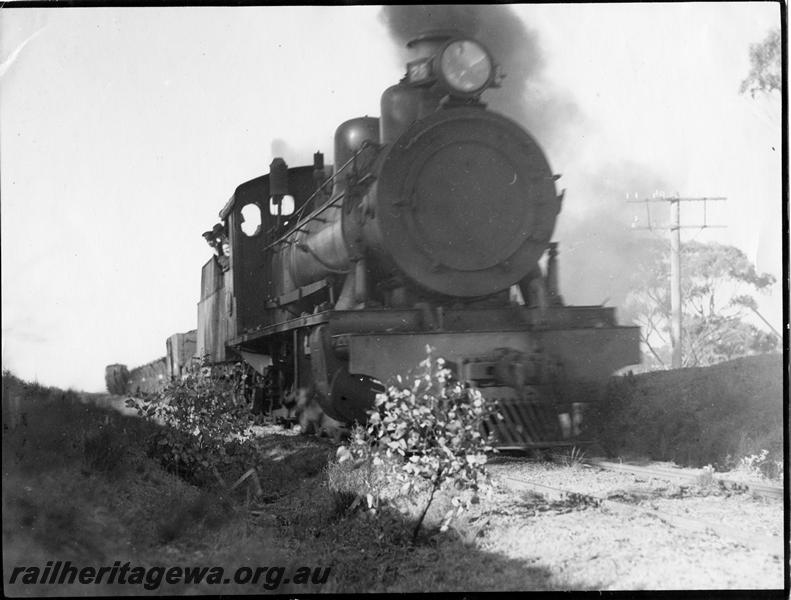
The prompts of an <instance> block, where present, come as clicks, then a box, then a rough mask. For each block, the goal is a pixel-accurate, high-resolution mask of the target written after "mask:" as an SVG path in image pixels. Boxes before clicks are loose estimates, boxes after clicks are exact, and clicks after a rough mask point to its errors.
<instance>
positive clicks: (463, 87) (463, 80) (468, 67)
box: [438, 40, 494, 95]
mask: <svg viewBox="0 0 791 600" xmlns="http://www.w3.org/2000/svg"><path fill="white" fill-rule="evenodd" d="M438 59H439V60H438V63H439V73H440V77H441V78H442V79H443V80H444V82H445V83H446V84H447V86H448V87H449V88H450V91H451V93H453V92H456V93H460V94H462V95H467V94H470V95H473V94H476V93H477V92H480V91H482V90H483V89H484V88H485V87H487V85H489V84H490V83H491V81H492V76H493V74H494V65H493V63H492V59H491V57H490V56H489V53H488V52H487V51H486V49H485V48H484V47H483V46H481V45H480V44H479V43H478V42H474V41H472V40H453V41H451V42H449V43H448V44H447V45H446V46H445V47H444V48H443V49H442V50H441V52H440V54H439V57H438Z"/></svg>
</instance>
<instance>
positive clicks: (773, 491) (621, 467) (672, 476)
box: [583, 458, 783, 499]
mask: <svg viewBox="0 0 791 600" xmlns="http://www.w3.org/2000/svg"><path fill="white" fill-rule="evenodd" d="M583 463H584V464H586V465H588V466H591V467H597V468H599V469H604V470H607V471H618V472H621V473H630V474H632V475H636V476H638V477H655V478H657V479H668V480H671V481H676V482H679V481H680V482H684V483H690V484H695V483H698V482H699V481H700V477H701V473H690V472H687V471H682V470H680V469H676V468H672V467H657V466H651V467H644V466H638V465H628V464H623V463H616V462H611V461H607V460H602V459H597V458H592V459H585V460H583ZM712 478H713V479H714V481H716V482H717V483H718V484H719V485H720V486H721V487H723V488H724V489H728V490H731V491H735V492H739V491H741V492H749V493H752V494H754V495H756V496H760V497H762V498H778V499H782V498H783V487H782V486H777V485H765V484H758V483H745V482H741V481H733V480H731V479H727V478H725V477H720V476H719V475H716V474H712Z"/></svg>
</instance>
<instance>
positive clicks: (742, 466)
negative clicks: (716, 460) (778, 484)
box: [736, 449, 783, 479]
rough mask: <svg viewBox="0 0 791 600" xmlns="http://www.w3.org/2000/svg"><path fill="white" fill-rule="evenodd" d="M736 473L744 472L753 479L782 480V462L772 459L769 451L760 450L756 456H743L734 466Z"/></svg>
mask: <svg viewBox="0 0 791 600" xmlns="http://www.w3.org/2000/svg"><path fill="white" fill-rule="evenodd" d="M736 470H737V471H742V472H745V473H747V474H749V475H752V476H754V477H765V478H766V479H782V478H783V461H782V460H775V459H773V458H772V457H771V456H770V454H769V451H768V450H766V449H762V450H761V451H760V452H759V453H758V454H750V455H749V456H744V457H742V459H741V460H740V461H739V464H738V465H736Z"/></svg>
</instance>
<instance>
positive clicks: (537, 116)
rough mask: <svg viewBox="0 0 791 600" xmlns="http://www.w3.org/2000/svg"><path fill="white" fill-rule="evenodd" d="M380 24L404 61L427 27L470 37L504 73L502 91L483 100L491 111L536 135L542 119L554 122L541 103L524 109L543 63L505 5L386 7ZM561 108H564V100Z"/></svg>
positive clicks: (528, 32)
mask: <svg viewBox="0 0 791 600" xmlns="http://www.w3.org/2000/svg"><path fill="white" fill-rule="evenodd" d="M382 20H383V21H384V22H385V24H386V25H387V26H388V28H389V29H390V34H391V35H392V36H393V40H394V41H395V42H396V44H397V45H398V48H399V50H400V51H401V52H402V57H403V58H404V59H406V58H408V57H409V53H408V50H406V48H405V45H406V43H407V42H408V41H409V40H411V39H412V38H414V37H416V36H417V35H418V34H420V33H423V32H424V31H427V30H430V29H456V30H459V31H461V32H462V33H466V34H467V35H470V36H473V37H475V38H476V39H478V40H480V41H481V42H482V43H483V44H484V45H485V46H486V47H487V48H488V49H489V51H490V52H491V53H492V55H493V56H494V58H495V60H496V61H497V62H498V63H499V64H501V65H503V69H504V72H505V73H506V77H505V80H504V81H503V86H502V88H501V89H499V90H496V91H494V92H490V94H489V95H488V96H487V97H486V99H485V100H486V102H488V103H489V104H490V106H491V108H493V109H494V110H497V111H498V112H501V113H503V114H504V115H506V116H508V117H511V118H512V119H514V120H516V121H518V122H519V123H520V124H522V125H523V126H525V127H527V128H529V129H530V130H531V131H533V132H535V133H537V134H538V133H539V131H540V130H542V129H543V128H544V124H546V123H547V120H546V119H545V118H544V117H550V121H555V119H554V118H552V117H553V116H554V115H553V114H550V112H552V111H549V110H547V108H548V107H547V106H546V102H545V101H541V104H543V106H537V107H536V106H533V107H531V109H530V110H528V109H527V106H526V105H525V102H524V99H525V95H526V94H530V91H531V90H530V89H529V87H528V82H530V81H532V80H534V79H536V78H537V76H539V75H540V73H541V71H542V70H543V67H544V60H543V58H542V52H541V48H540V45H539V43H538V36H537V34H536V32H535V31H534V30H532V29H529V28H527V27H526V26H525V25H524V24H523V23H522V21H521V20H520V19H519V17H518V16H517V15H515V14H514V13H513V12H512V11H511V9H510V8H508V7H507V6H499V5H446V4H441V5H410V6H386V7H384V8H383V9H382ZM554 100H555V101H557V100H558V99H557V98H555V99H554ZM564 106H565V108H566V109H568V108H569V103H568V101H566V102H565V103H564ZM556 108H557V107H556Z"/></svg>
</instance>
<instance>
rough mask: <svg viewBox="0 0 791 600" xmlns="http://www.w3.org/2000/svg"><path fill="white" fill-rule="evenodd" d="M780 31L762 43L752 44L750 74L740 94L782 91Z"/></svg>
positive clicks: (743, 83)
mask: <svg viewBox="0 0 791 600" xmlns="http://www.w3.org/2000/svg"><path fill="white" fill-rule="evenodd" d="M780 55H781V51H780V29H779V28H778V29H773V30H771V31H770V32H769V33H768V34H767V36H766V38H764V40H763V41H762V42H759V43H757V44H750V66H751V68H750V73H749V75H747V78H746V79H745V80H744V81H742V84H741V86H740V87H739V92H740V93H742V94H744V93H745V92H750V95H751V96H752V97H753V98H754V97H755V94H756V93H757V92H772V91H773V90H778V91H781V85H782V70H781V67H780Z"/></svg>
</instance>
